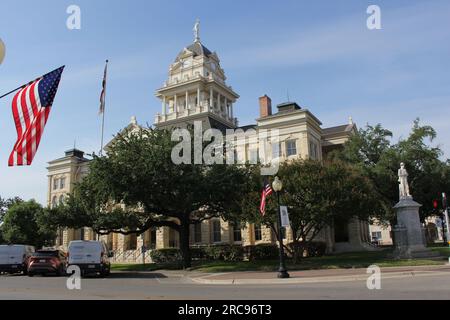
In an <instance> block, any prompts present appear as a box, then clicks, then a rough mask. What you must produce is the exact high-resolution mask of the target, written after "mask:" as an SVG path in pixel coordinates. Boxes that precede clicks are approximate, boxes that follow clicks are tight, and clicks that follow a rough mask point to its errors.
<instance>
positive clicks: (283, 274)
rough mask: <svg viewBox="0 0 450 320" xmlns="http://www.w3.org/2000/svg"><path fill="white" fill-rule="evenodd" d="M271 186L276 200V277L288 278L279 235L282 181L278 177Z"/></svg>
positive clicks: (281, 239)
mask: <svg viewBox="0 0 450 320" xmlns="http://www.w3.org/2000/svg"><path fill="white" fill-rule="evenodd" d="M272 188H273V190H274V191H275V192H276V194H277V201H278V243H279V250H280V267H279V268H278V278H283V279H284V278H289V273H288V272H287V270H286V264H285V262H284V248H283V236H282V235H281V210H280V191H281V189H282V188H283V183H282V182H281V180H280V179H279V178H278V177H275V180H274V181H273V183H272Z"/></svg>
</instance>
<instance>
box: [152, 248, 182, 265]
mask: <svg viewBox="0 0 450 320" xmlns="http://www.w3.org/2000/svg"><path fill="white" fill-rule="evenodd" d="M150 257H151V258H152V261H153V262H154V263H179V262H181V261H182V255H181V251H180V249H155V250H152V251H150Z"/></svg>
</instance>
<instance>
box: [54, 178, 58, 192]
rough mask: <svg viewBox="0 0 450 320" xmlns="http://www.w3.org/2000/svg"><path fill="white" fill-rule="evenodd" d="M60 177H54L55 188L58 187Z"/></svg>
mask: <svg viewBox="0 0 450 320" xmlns="http://www.w3.org/2000/svg"><path fill="white" fill-rule="evenodd" d="M58 184H59V179H56V178H54V179H53V190H57V189H58Z"/></svg>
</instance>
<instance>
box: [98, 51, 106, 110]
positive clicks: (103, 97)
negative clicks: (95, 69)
mask: <svg viewBox="0 0 450 320" xmlns="http://www.w3.org/2000/svg"><path fill="white" fill-rule="evenodd" d="M107 73H108V60H106V65H105V71H104V72H103V82H102V93H101V94H100V109H99V111H98V113H99V114H102V113H104V112H105V97H106V75H107Z"/></svg>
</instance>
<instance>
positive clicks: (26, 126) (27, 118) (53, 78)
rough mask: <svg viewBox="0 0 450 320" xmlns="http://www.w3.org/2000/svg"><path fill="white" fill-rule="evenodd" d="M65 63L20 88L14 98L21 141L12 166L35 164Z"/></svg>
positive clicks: (9, 162) (10, 159)
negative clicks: (34, 160)
mask: <svg viewBox="0 0 450 320" xmlns="http://www.w3.org/2000/svg"><path fill="white" fill-rule="evenodd" d="M63 70H64V66H62V67H61V68H58V69H56V70H54V71H52V72H50V73H47V74H46V75H44V76H42V77H40V78H38V79H36V80H34V81H32V82H30V83H29V84H27V85H24V86H22V87H21V88H19V92H17V93H16V95H15V96H14V98H13V101H12V112H13V117H14V123H15V125H16V131H17V141H16V144H15V145H14V149H13V151H12V152H11V155H10V156H9V161H8V165H9V166H10V167H11V166H24V165H31V163H32V161H33V158H34V156H35V154H36V151H37V149H38V147H39V143H40V141H41V137H42V133H43V132H44V127H45V124H46V123H47V119H48V116H49V115H50V110H51V106H52V104H53V100H54V99H55V95H56V91H57V90H58V86H59V81H60V80H61V74H62V72H63Z"/></svg>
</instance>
